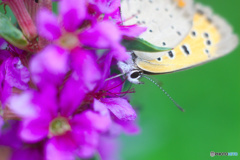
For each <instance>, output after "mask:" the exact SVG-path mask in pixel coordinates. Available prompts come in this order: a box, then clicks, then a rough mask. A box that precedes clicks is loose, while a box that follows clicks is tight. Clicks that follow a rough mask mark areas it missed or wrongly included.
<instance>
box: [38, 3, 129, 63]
mask: <svg viewBox="0 0 240 160" xmlns="http://www.w3.org/2000/svg"><path fill="white" fill-rule="evenodd" d="M101 3H102V2H101ZM105 3H106V2H104V4H105ZM113 5H114V6H115V2H114V4H113ZM76 6H78V7H76ZM116 6H118V5H116ZM114 8H115V7H114ZM59 13H60V15H59V17H56V16H55V15H53V14H52V13H51V12H49V11H47V10H41V11H40V12H39V14H38V16H37V17H38V18H37V24H38V30H39V34H40V35H41V36H42V37H45V38H47V39H48V40H51V41H53V44H54V46H59V47H61V48H63V49H65V50H67V51H68V52H70V53H71V51H72V50H74V49H75V48H76V47H78V46H83V47H91V48H95V49H109V50H114V51H115V55H114V57H115V58H117V59H118V60H123V61H124V60H127V59H128V58H130V56H129V55H128V54H127V53H126V50H125V48H124V47H123V46H121V44H120V42H121V39H122V35H123V34H122V32H121V30H120V29H119V27H118V25H117V24H116V23H114V22H113V21H110V20H109V19H108V20H104V21H102V22H98V20H97V18H98V17H95V19H94V17H91V15H89V14H88V12H87V10H86V2H85V1H78V0H71V1H68V0H62V1H61V2H60V7H59ZM97 22H98V23H97ZM106 28H107V30H106ZM125 32H126V31H125Z"/></svg>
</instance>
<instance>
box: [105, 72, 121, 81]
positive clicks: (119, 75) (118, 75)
mask: <svg viewBox="0 0 240 160" xmlns="http://www.w3.org/2000/svg"><path fill="white" fill-rule="evenodd" d="M123 75H125V73H121V74H117V75H116V76H112V77H109V78H107V79H105V81H108V80H111V79H114V78H117V77H121V76H123Z"/></svg>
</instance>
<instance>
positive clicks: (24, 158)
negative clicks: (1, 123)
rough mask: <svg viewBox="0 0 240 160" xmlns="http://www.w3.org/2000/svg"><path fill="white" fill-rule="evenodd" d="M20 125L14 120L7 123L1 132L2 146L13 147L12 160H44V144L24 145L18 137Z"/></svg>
mask: <svg viewBox="0 0 240 160" xmlns="http://www.w3.org/2000/svg"><path fill="white" fill-rule="evenodd" d="M19 124H20V123H19V122H18V121H14V120H10V121H7V122H6V125H5V127H4V129H3V130H2V131H1V132H0V133H1V134H0V146H5V147H11V155H10V160H43V147H42V144H41V143H39V144H33V145H32V144H29V143H24V142H23V141H22V140H21V139H20V137H19V135H18V133H19V128H20V125H19Z"/></svg>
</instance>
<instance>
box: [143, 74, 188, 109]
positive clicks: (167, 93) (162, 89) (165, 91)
mask: <svg viewBox="0 0 240 160" xmlns="http://www.w3.org/2000/svg"><path fill="white" fill-rule="evenodd" d="M143 77H145V78H146V79H148V80H149V81H151V82H152V83H153V84H155V85H156V86H158V88H159V89H161V90H162V91H163V93H164V94H165V95H166V96H168V98H169V99H170V100H171V101H172V102H173V103H174V104H175V105H176V106H177V107H178V108H179V109H180V110H181V111H182V112H184V109H183V108H182V107H181V106H180V105H179V104H177V102H176V101H174V99H173V98H172V97H171V96H170V95H169V94H168V93H167V92H166V91H165V90H164V89H163V88H162V87H161V86H160V85H159V84H158V83H156V82H155V81H154V80H152V79H151V78H150V77H147V76H145V75H143Z"/></svg>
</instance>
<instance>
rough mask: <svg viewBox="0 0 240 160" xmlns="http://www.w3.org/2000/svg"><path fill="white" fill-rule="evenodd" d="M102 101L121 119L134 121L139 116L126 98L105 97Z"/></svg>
mask: <svg viewBox="0 0 240 160" xmlns="http://www.w3.org/2000/svg"><path fill="white" fill-rule="evenodd" d="M102 102H103V103H104V104H105V105H106V107H107V108H108V109H109V110H110V111H111V112H112V113H113V114H114V115H115V116H116V117H117V118H118V119H120V120H124V121H133V120H135V119H136V117H137V114H136V112H135V111H134V109H133V108H132V106H131V105H130V104H129V103H128V101H127V100H126V99H123V98H104V99H102Z"/></svg>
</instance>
